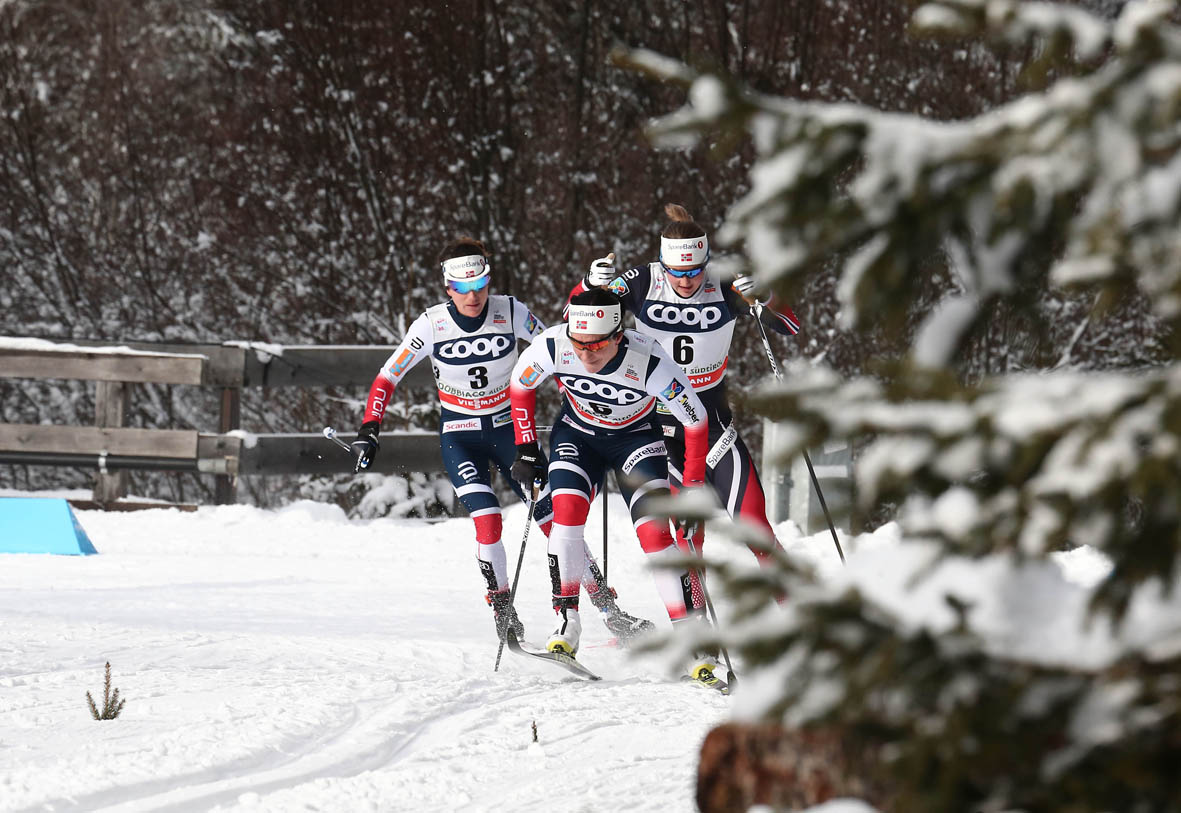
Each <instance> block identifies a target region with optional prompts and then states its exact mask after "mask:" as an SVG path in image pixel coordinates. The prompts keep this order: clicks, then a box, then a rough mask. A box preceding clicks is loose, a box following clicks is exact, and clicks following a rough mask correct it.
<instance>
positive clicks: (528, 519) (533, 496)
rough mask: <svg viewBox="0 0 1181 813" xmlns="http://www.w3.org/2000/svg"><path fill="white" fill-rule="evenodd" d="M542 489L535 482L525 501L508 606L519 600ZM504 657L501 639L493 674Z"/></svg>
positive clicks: (502, 639) (498, 668)
mask: <svg viewBox="0 0 1181 813" xmlns="http://www.w3.org/2000/svg"><path fill="white" fill-rule="evenodd" d="M540 487H541V481H540V480H534V481H533V490H532V491H530V492H529V499H527V500H526V501H525V534H524V536H522V537H521V552H520V554H518V555H517V571H516V572H515V573H514V574H513V586H512V588H511V589H510V590H509V593H508V606H509V608H510V609H511V608H512V607H513V601H514V600H515V599H516V598H517V583H518V582H519V581H520V579H521V564H522V563H523V562H524V561H525V543H526V542H528V541H529V529H530V528H532V527H533V506H534V505H536V504H537V491H538V489H539V488H540ZM505 636H506V637H507V636H508V627H507V626H506V627H505ZM502 655H504V638H501V639H500V646H498V647H497V648H496V663H495V664H494V665H493V667H492V671H493V672H499V671H500V658H501V656H502Z"/></svg>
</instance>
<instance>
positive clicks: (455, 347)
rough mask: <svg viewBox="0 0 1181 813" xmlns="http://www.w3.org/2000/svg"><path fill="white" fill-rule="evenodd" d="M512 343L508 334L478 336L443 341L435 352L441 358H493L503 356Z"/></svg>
mask: <svg viewBox="0 0 1181 813" xmlns="http://www.w3.org/2000/svg"><path fill="white" fill-rule="evenodd" d="M512 344H513V343H512V342H511V341H510V340H509V338H508V336H502V335H496V336H480V337H479V338H476V339H455V340H454V341H450V342H445V343H443V344H440V345H439V347H438V350H436V351H435V352H436V353H437V354H438V356H439V358H442V359H472V360H476V359H494V358H498V357H499V356H503V355H504V353H505V351H507V350H508V349H509V348H510V347H512Z"/></svg>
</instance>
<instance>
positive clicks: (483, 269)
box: [443, 254, 492, 282]
mask: <svg viewBox="0 0 1181 813" xmlns="http://www.w3.org/2000/svg"><path fill="white" fill-rule="evenodd" d="M491 272H492V266H490V265H489V264H488V260H486V259H485V258H484V257H481V256H480V255H479V254H468V255H467V256H465V257H452V258H451V259H450V260H443V279H449V280H453V281H455V282H466V281H467V280H473V279H479V278H480V277H482V276H484V275H486V274H489V273H491Z"/></svg>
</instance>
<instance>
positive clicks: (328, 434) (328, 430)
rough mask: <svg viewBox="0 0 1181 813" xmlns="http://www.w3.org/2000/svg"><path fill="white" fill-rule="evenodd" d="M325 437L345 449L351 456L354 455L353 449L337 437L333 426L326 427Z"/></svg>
mask: <svg viewBox="0 0 1181 813" xmlns="http://www.w3.org/2000/svg"><path fill="white" fill-rule="evenodd" d="M324 437H326V438H328V439H329V440H330V441H332V442H333V443H335V444H336V445H337V446H339V447H340V448H342V449H344V450H345V451H346V452H348V453H349V454H352V453H353V450H352V447H350V446H349V445H348V444H347V443H345V442H344V441H343V440H341V439H340V438H338V437H337V436H336V430H335V429H333V428H332V427H331V426H325V427H324Z"/></svg>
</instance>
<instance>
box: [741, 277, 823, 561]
mask: <svg viewBox="0 0 1181 813" xmlns="http://www.w3.org/2000/svg"><path fill="white" fill-rule="evenodd" d="M751 310H752V311H754V315H755V324H757V325H758V326H759V335H760V336H762V338H763V350H765V351H766V353H767V361H769V362H771V372H772V373H774V374H775V380H776V381H782V380H783V374H782V373H780V372H779V364H778V363H777V362H776V361H775V351H774V350H772V349H771V339H770V338H769V337H768V336H767V328H766V327H764V326H763V303H762V302H759V301H758V300H757V299H756V300H755V301H754V304H753V305H751ZM800 451H802V452H803V453H804V463H806V464H807V465H808V475H809V476H810V477H811V478H812V485H813V486H815V488H816V496H817V497H818V498H819V499H820V507H821V509H823V511H824V518H825V519H826V520H828V530H829V532H830V533H831V534H832V543H833V544H834V545H836V546H837V556H839V557H841V564H844V563H845V552H844V551H843V550H841V543H840V540H839V539H837V529H836V526H835V525H833V524H832V514H830V513H829V512H828V503H826V502H825V501H824V492H823V491H822V490H821V488H820V480H819V479H818V478H817V477H816V469H815V468H813V467H812V458H810V457H809V456H808V450H807V449H801V450H800Z"/></svg>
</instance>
